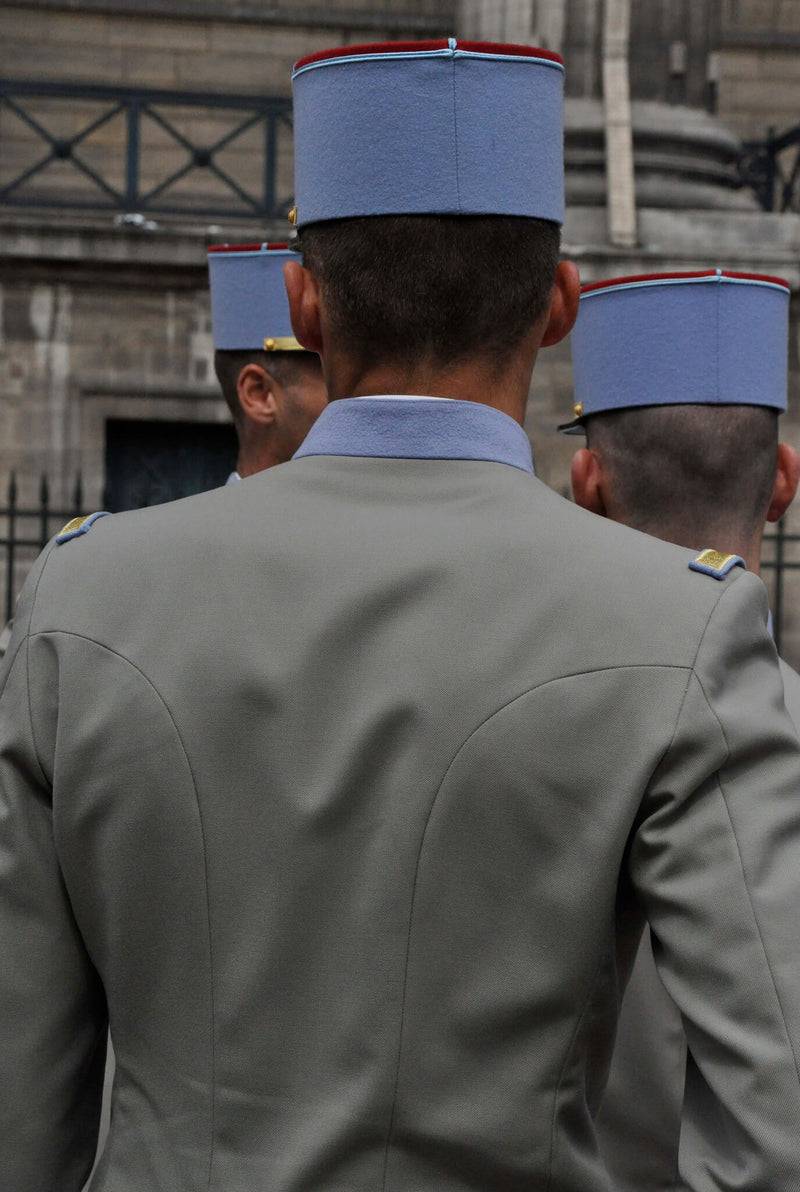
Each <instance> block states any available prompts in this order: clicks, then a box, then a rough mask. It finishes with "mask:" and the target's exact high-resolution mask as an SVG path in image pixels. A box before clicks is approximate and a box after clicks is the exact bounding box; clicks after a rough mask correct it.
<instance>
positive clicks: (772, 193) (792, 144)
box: [739, 124, 800, 211]
mask: <svg viewBox="0 0 800 1192" xmlns="http://www.w3.org/2000/svg"><path fill="white" fill-rule="evenodd" d="M739 177H740V178H741V180H742V182H743V183H744V184H745V186H749V187H751V189H752V190H753V191H754V192H755V195H756V198H757V199H758V201H759V203H760V204H761V206H762V208H763V209H764V210H765V211H800V124H798V125H795V127H794V128H790V129H787V131H786V132H782V133H777V132H776V131H775V129H774V128H771V129H770V130H769V132H768V134H767V136H766V137H765V138H764V140H761V141H745V142H744V144H743V145H742V150H741V154H740V156H739Z"/></svg>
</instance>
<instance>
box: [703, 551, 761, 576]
mask: <svg viewBox="0 0 800 1192" xmlns="http://www.w3.org/2000/svg"><path fill="white" fill-rule="evenodd" d="M733 567H744V569H745V571H746V570H747V564H746V563H745V561H744V559H743V558H742V556H741V555H723V554H721V553H720V551H718V550H703V551H701V552H700V554H699V555H698V556H697V558H696V559H692V561H691V563H690V564H689V568H690V570H691V571H700V572H702V574H703V575H710V576H713V578H714V579H724V578H725V576H726V575H727V574H728V572H729V571H730V570H731V569H732V568H733Z"/></svg>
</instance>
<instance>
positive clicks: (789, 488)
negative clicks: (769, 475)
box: [767, 443, 800, 522]
mask: <svg viewBox="0 0 800 1192" xmlns="http://www.w3.org/2000/svg"><path fill="white" fill-rule="evenodd" d="M798 480H800V456H798V454H797V452H796V451H795V449H794V447H790V446H789V444H788V443H779V444H778V466H777V468H776V469H775V487H774V488H773V490H772V500H771V501H770V503H769V509H768V510H767V521H770V522H774V521H780V519H781V518H782V517H783V515H784V513H785V512H786V510H787V509H788V508H789V506H790V505H791V503H792V501H793V500H794V494H795V493H796V492H797V482H798Z"/></svg>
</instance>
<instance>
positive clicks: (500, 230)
mask: <svg viewBox="0 0 800 1192" xmlns="http://www.w3.org/2000/svg"><path fill="white" fill-rule="evenodd" d="M559 234H560V233H559V227H558V225H557V224H555V223H553V222H551V221H547V220H541V219H531V218H525V217H521V216H497V215H488V216H453V215H427V216H426V215H395V216H372V217H363V218H357V219H347V220H334V221H330V222H325V223H318V224H313V225H310V226H308V227H306V228H304V229H303V231H302V234H301V239H300V243H301V247H302V252H303V264H304V265H305V266H306V267H307V268H308V269H309V270H310V271H311V272H312V273H313V274H314V275H315V276H316V277H317V279H318V280H319V282H320V285H321V289H322V294H323V299H324V302H325V307H326V311H327V314H328V316H329V318H330V320H331V324H332V328H333V330H334V332H335V335H336V337H337V338H338V340H339V341H340V342H341V343H343V344H346V346H347V349H348V351H349V352H351V353H352V354H353V355H355V356H356V357H357V358H358V359H359V360H360V362H361V363H362V364H364V365H367V366H371V365H373V364H375V363H377V362H383V361H386V362H392V363H393V364H398V363H400V362H407V363H408V364H419V363H429V364H431V365H432V366H436V367H439V366H446V365H447V364H450V363H451V362H453V361H454V360H459V359H469V358H471V357H482V358H484V359H488V360H491V361H495V362H496V363H497V364H498V365H500V364H501V363H502V360H503V357H504V356H505V354H506V353H508V352H509V351H510V350H511V349H513V348H514V347H515V346H516V345H517V344H518V343H519V341H520V340H521V339H522V338H523V337H524V336H525V335H526V334H527V333H528V331H529V330H530V328H531V327H532V325H533V324H534V323H535V322H536V321H537V320H538V319H539V318H540V317H541V316H542V315H543V314H544V313H545V311H546V310H547V307H548V303H549V300H550V296H551V293H552V288H553V280H554V277H555V272H556V267H557V265H558V248H559Z"/></svg>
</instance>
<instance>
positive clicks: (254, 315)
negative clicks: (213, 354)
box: [208, 244, 303, 352]
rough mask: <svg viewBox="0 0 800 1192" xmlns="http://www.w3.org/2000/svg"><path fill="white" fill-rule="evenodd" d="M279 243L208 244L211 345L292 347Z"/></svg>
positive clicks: (284, 257) (287, 257)
mask: <svg viewBox="0 0 800 1192" xmlns="http://www.w3.org/2000/svg"><path fill="white" fill-rule="evenodd" d="M293 259H296V258H295V257H294V255H293V254H292V253H291V252H290V251H289V249H288V248H287V246H286V245H285V244H230V245H228V244H226V245H219V246H215V247H213V248H210V249H209V250H208V278H209V285H210V287H211V329H212V333H213V336H214V348H215V350H216V351H226V352H238V351H264V352H298V351H302V350H303V349H302V348H301V347H300V344H299V343H298V342H297V340H296V339H295V337H294V333H293V331H292V324H291V321H290V319H289V302H288V300H287V297H286V287H285V286H284V284H283V266H284V265H285V264H286V262H287V261H291V260H293Z"/></svg>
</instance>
